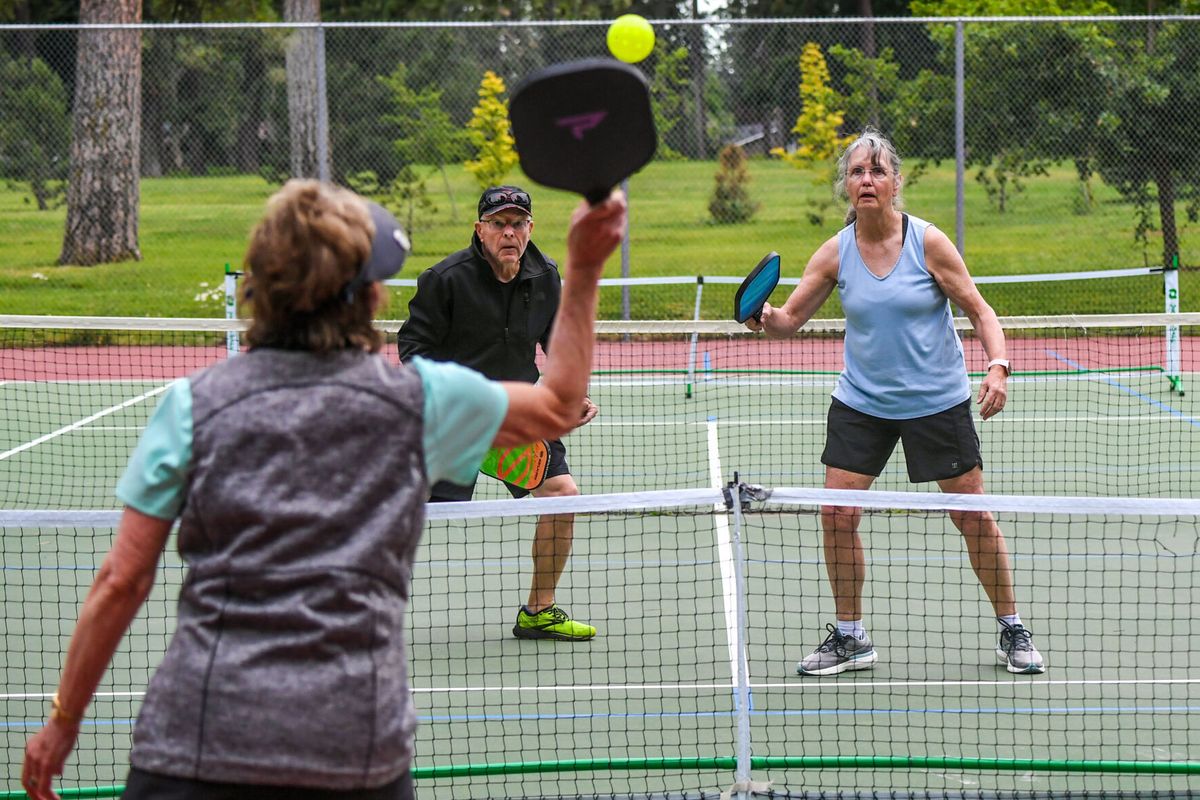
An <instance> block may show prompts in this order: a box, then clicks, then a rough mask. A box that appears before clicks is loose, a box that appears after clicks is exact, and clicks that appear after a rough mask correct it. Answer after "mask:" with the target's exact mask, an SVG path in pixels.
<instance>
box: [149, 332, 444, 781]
mask: <svg viewBox="0 0 1200 800" xmlns="http://www.w3.org/2000/svg"><path fill="white" fill-rule="evenodd" d="M191 389H192V399H193V414H192V419H193V454H192V455H193V458H192V464H191V474H190V479H189V484H188V490H187V500H186V504H185V506H184V509H183V511H182V512H181V516H180V522H179V531H178V546H179V552H180V554H181V556H182V557H183V558H184V560H185V561H186V563H187V566H188V571H187V575H186V577H185V579H184V584H183V587H182V589H181V591H180V595H179V615H178V624H177V628H176V631H175V634H174V637H173V638H172V640H171V644H170V646H169V648H168V650H167V654H166V656H165V658H164V660H163V662H162V665H161V666H160V667H159V669H158V671H157V672H156V673H155V675H154V678H153V680H152V681H151V683H150V687H149V689H148V691H147V693H146V698H145V702H144V703H143V706H142V710H141V714H140V716H139V718H138V723H137V727H136V728H135V731H134V746H133V751H132V753H131V756H130V759H131V761H132V763H133V765H134V766H136V767H138V768H139V769H142V770H146V771H150V772H157V773H162V774H166V775H172V776H176V777H183V778H193V779H200V780H205V781H220V782H236V783H252V784H273V785H288V786H311V787H322V788H329V789H354V788H365V787H373V786H378V785H381V784H384V783H387V782H389V781H391V780H394V779H395V778H397V777H398V776H400V775H401V774H402V773H403V772H404V770H405V769H407V768H408V766H409V761H410V760H411V757H412V752H413V751H412V737H413V731H414V729H415V727H416V714H415V713H414V710H413V707H412V703H411V700H410V698H409V692H408V674H407V669H406V666H405V646H404V635H403V622H404V613H405V607H406V605H407V603H408V596H409V585H410V581H411V575H412V564H413V558H414V555H415V552H416V549H417V544H418V542H419V540H420V536H421V530H422V527H423V522H424V503H425V499H426V497H427V494H428V487H427V482H426V477H425V465H424V459H423V447H422V430H423V420H422V407H423V402H424V394H423V390H422V387H421V381H420V378H419V376H418V375H417V373H416V372H415V371H414V370H411V369H405V368H397V367H394V366H392V365H390V364H388V363H387V362H386V361H385V360H384V359H383V358H382V357H380V356H377V355H368V354H366V353H363V352H359V351H342V352H338V353H334V354H331V355H327V356H319V355H314V354H312V353H307V352H293V351H281V350H270V349H258V350H253V351H251V352H249V353H247V354H245V355H242V356H239V357H237V358H234V359H231V360H230V361H227V362H225V363H222V364H220V365H218V366H214V367H211V368H209V369H206V370H203V371H201V372H199V373H197V374H196V375H194V376H192V378H191Z"/></svg>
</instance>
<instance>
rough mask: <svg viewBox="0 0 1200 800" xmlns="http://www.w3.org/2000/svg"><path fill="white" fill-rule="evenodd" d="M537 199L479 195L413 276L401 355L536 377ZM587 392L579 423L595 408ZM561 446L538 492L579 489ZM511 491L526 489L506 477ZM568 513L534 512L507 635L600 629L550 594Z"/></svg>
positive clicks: (554, 269)
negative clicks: (522, 588) (469, 225)
mask: <svg viewBox="0 0 1200 800" xmlns="http://www.w3.org/2000/svg"><path fill="white" fill-rule="evenodd" d="M532 235H533V202H532V200H531V199H530V197H529V194H528V193H526V192H525V191H523V190H522V189H520V188H518V187H516V186H495V187H492V188H490V189H487V190H486V191H484V193H483V195H482V196H481V197H480V198H479V220H478V221H477V222H476V223H475V235H474V236H473V237H472V239H471V246H470V247H468V248H466V249H465V250H459V251H458V252H457V253H454V254H452V255H450V256H448V257H446V258H444V259H442V260H441V261H439V262H438V263H437V264H434V265H433V266H432V267H430V268H429V269H428V270H426V271H425V272H422V273H421V275H420V276H419V277H418V278H417V293H416V294H415V295H414V296H413V299H412V300H411V301H410V302H409V304H408V321H406V322H405V323H404V326H403V327H401V328H400V333H399V335H398V342H397V345H398V348H399V350H400V358H401V359H402V360H404V361H407V360H409V359H410V358H412V357H413V356H422V357H424V358H430V359H433V360H436V361H453V362H456V363H458V364H462V365H464V366H467V367H471V368H472V369H475V370H477V371H479V372H481V373H483V374H484V375H485V376H487V377H488V378H491V379H492V380H508V381H526V382H528V383H534V382H536V381H537V379H538V369H537V365H536V364H535V362H534V356H535V352H536V348H537V345H538V344H541V346H542V350H543V351H545V349H546V346H547V343H548V342H549V340H550V329H551V326H552V325H553V324H554V315H555V314H556V313H557V311H558V301H559V295H560V292H561V288H562V287H561V279H560V278H559V275H558V266H557V265H556V264H555V263H554V261H553V260H552V259H550V258H548V257H547V256H545V255H543V254H542V252H541V251H540V250H538V248H537V246H536V245H535V244H533V242H531V241H530V237H531V236H532ZM596 411H597V409H596V406H595V404H593V403H592V402H591V401H590V400H585V401H584V408H583V409H582V410H581V416H580V422H579V424H580V425H583V424H585V423H587V422H588V421H590V420H591V419H592V417H594V416H596ZM566 452H567V451H566V448H565V447H564V446H563V443H562V442H561V441H559V440H555V441H553V442H551V443H550V467H549V470H548V471H547V476H546V481H545V483H543V484H542V485H541V486H539V487H538V488H537V489H534V490H533V494H534V495H535V496H536V497H563V496H568V495H577V494H579V488H578V487H577V486H576V485H575V479H574V478H572V477H571V470H570V468H569V467H568V466H567V459H566ZM505 486H506V487H507V488H508V491H509V492H510V493H511V494H512V495H513V496H514V497H522V496H524V495H525V494H528V492H527V491H526V490H525V489H522V488H520V487H517V486H513V485H511V484H507V483H506V484H505ZM474 491H475V487H474V485H471V486H458V485H456V484H452V483H446V482H441V483H438V484H436V485H434V487H433V490H432V495H431V497H430V498H429V499H430V501H431V502H446V501H458V500H470V499H471V496H472V495H473V494H474ZM574 532H575V520H574V516H573V515H570V514H554V515H547V516H543V517H541V518H539V519H538V524H537V532H536V533H535V534H534V538H533V583H532V585H531V587H530V589H529V599H528V600H527V601H526V603H525V605H523V606H522V607H521V609H520V611H518V612H517V622H516V625H514V626H513V635H514V636H517V637H518V638H522V639H562V640H568V641H578V640H583V639H591V638H592V637H593V636H595V635H596V629H595V628H593V627H592V626H591V625H587V624H585V623H582V622H577V621H576V620H573V619H571V617H570V615H568V614H567V613H566V611H564V610H563V609H562V608H561V607H559V606H558V605H557V604H555V602H554V590H555V587H557V585H558V579H559V576H561V575H562V571H563V568H564V567H565V566H566V563H567V557H568V556H569V555H570V553H571V540H572V538H573V536H574Z"/></svg>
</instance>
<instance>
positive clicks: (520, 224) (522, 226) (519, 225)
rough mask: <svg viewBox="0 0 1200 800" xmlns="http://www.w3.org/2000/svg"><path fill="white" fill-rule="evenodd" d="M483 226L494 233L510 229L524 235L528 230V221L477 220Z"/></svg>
mask: <svg viewBox="0 0 1200 800" xmlns="http://www.w3.org/2000/svg"><path fill="white" fill-rule="evenodd" d="M479 221H480V222H482V223H483V224H484V225H487V226H488V227H489V228H491V229H492V230H493V231H495V232H496V233H503V232H504V229H505V228H510V227H511V228H512V229H513V231H515V232H516V233H524V232H525V231H526V230H528V228H529V223H530V222H532V221H533V220H530V219H481V220H479Z"/></svg>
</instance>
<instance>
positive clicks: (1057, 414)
mask: <svg viewBox="0 0 1200 800" xmlns="http://www.w3.org/2000/svg"><path fill="white" fill-rule="evenodd" d="M1002 322H1003V324H1004V327H1005V330H1006V333H1007V337H1008V344H1009V356H1010V360H1011V363H1012V368H1013V376H1012V378H1011V380H1010V382H1009V402H1008V405H1007V408H1006V409H1005V411H1004V412H1002V413H1001V414H999V415H997V416H996V417H993V418H992V419H990V420H988V421H986V422H982V421H979V420H978V419H977V427H978V429H979V432H980V437H981V440H982V448H983V456H984V466H985V472H986V475H987V482H988V489H989V490H990V491H993V492H998V493H1008V494H1058V495H1096V496H1143V497H1195V496H1198V495H1200V463H1197V461H1198V459H1200V406H1198V405H1197V401H1196V395H1195V394H1194V393H1192V394H1186V393H1184V391H1183V390H1184V388H1185V387H1186V386H1187V385H1188V384H1189V383H1192V382H1193V381H1194V379H1195V373H1196V371H1197V369H1198V365H1200V314H1177V315H1131V316H1106V317H1044V318H1028V317H1020V318H1006V319H1004V320H1002ZM959 324H960V326H961V327H963V328H964V331H963V343H964V350H965V352H966V356H967V366H968V369H969V370H970V371H971V375H972V386H973V390H975V389H977V387H978V382H979V380H980V379H981V375H982V372H983V370H984V368H985V365H986V358H985V356H984V354H983V350H982V347H980V345H979V342H978V340H977V339H975V338H974V336H973V335H972V333H971V332H970V331H969V330H966V328H967V327H968V326H967V325H966V323H965V322H963V321H960V323H959ZM381 326H382V327H383V328H384V329H385V330H387V331H388V332H389V335H391V336H392V337H393V339H392V341H391V342H389V344H388V346H387V349H386V353H387V355H388V357H389V358H393V359H394V358H395V347H394V332H395V330H396V329H397V328H398V327H399V325H398V323H394V322H385V323H382V324H381ZM240 327H241V324H240V323H239V322H237V321H225V320H169V319H167V320H159V319H144V320H130V319H107V318H99V319H97V318H75V319H72V318H48V317H0V398H2V399H3V406H4V408H5V412H6V413H5V415H4V419H3V420H0V508H34V509H42V508H85V509H86V508H112V507H115V504H116V500H115V498H113V496H112V488H113V486H114V485H115V483H116V480H117V477H118V476H119V474H120V471H121V469H122V468H123V466H124V464H125V462H126V460H127V458H128V455H129V453H130V451H131V450H132V447H133V444H134V442H135V441H136V437H137V436H138V434H139V432H140V430H141V428H142V426H143V425H144V424H145V421H146V419H147V418H148V416H149V414H150V412H151V411H152V409H153V407H154V405H155V403H156V398H157V397H158V395H159V394H161V393H162V392H163V391H164V390H165V388H166V386H167V384H168V382H169V381H171V380H173V379H176V378H179V377H182V376H184V375H187V374H188V373H190V372H191V371H193V370H195V369H197V368H199V367H202V366H204V365H207V364H211V363H214V362H216V361H219V360H220V359H223V358H227V357H229V354H230V353H231V352H237V348H238V344H237V341H236V339H237V335H238V332H239V330H240ZM599 328H600V332H601V335H600V342H599V343H598V345H597V349H596V358H595V370H594V375H593V377H592V381H591V396H592V398H593V400H594V401H595V402H596V403H597V404H598V405H599V406H600V415H599V416H598V417H597V418H596V419H595V420H594V421H593V422H592V423H590V424H589V425H587V426H585V427H583V428H581V429H579V430H577V431H575V432H573V433H572V434H571V435H570V437H568V439H567V440H566V442H567V448H568V453H567V460H568V463H569V464H570V467H571V471H572V474H573V475H574V477H575V479H576V481H577V482H578V484H579V485H580V486H581V487H582V489H583V491H584V492H587V493H601V492H621V491H628V490H630V489H644V490H666V489H674V488H700V487H709V486H712V485H714V484H713V481H712V475H714V474H717V475H727V474H730V473H732V471H735V470H736V471H738V472H739V473H740V474H741V475H742V476H743V478H745V479H746V480H748V481H751V482H755V483H760V484H764V485H775V486H780V485H782V486H811V485H819V484H821V483H822V481H823V477H824V468H823V467H822V465H821V463H820V455H821V451H822V449H823V447H824V439H825V419H826V413H827V410H828V407H829V395H830V392H831V391H832V389H833V386H834V384H835V383H836V380H837V375H838V372H839V371H840V369H841V358H842V350H841V347H842V335H843V332H844V328H843V327H842V323H841V322H840V321H836V320H834V321H813V322H812V323H810V324H809V325H808V326H806V327H805V329H804V330H803V331H802V332H801V333H800V334H799V335H798V336H796V337H795V338H792V339H788V340H785V341H767V340H765V339H763V338H762V337H761V336H758V335H755V334H751V333H749V332H748V331H746V330H745V329H744V328H740V327H738V326H734V325H733V324H732V323H720V322H707V323H706V322H699V323H696V322H686V323H675V322H659V323H654V322H646V323H632V324H630V323H609V322H602V323H600V326H599ZM876 488H880V489H885V490H907V489H909V488H911V484H910V483H909V482H908V478H907V474H906V472H905V468H904V459H903V458H902V457H901V455H900V453H897V454H896V456H895V457H893V459H892V461H891V463H890V464H889V466H888V468H887V469H886V470H885V471H884V473H883V474H882V475H881V476H880V479H879V480H878V481H877V482H876ZM506 496H507V495H506V493H505V492H504V490H503V488H501V487H500V486H499V485H498V484H495V483H494V482H481V484H480V488H479V492H478V494H477V499H498V498H501V497H506Z"/></svg>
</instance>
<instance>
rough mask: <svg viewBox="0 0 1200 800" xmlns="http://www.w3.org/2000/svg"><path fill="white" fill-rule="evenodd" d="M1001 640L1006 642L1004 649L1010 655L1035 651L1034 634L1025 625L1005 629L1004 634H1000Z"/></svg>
mask: <svg viewBox="0 0 1200 800" xmlns="http://www.w3.org/2000/svg"><path fill="white" fill-rule="evenodd" d="M1000 638H1001V639H1002V640H1004V648H1005V649H1006V650H1008V651H1009V652H1010V653H1011V652H1014V651H1018V650H1019V651H1022V652H1024V651H1028V650H1032V649H1033V633H1032V631H1030V630H1029V629H1027V628H1026V627H1025V626H1023V625H1012V626H1010V627H1008V628H1005V629H1004V633H1002V634H1000Z"/></svg>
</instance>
